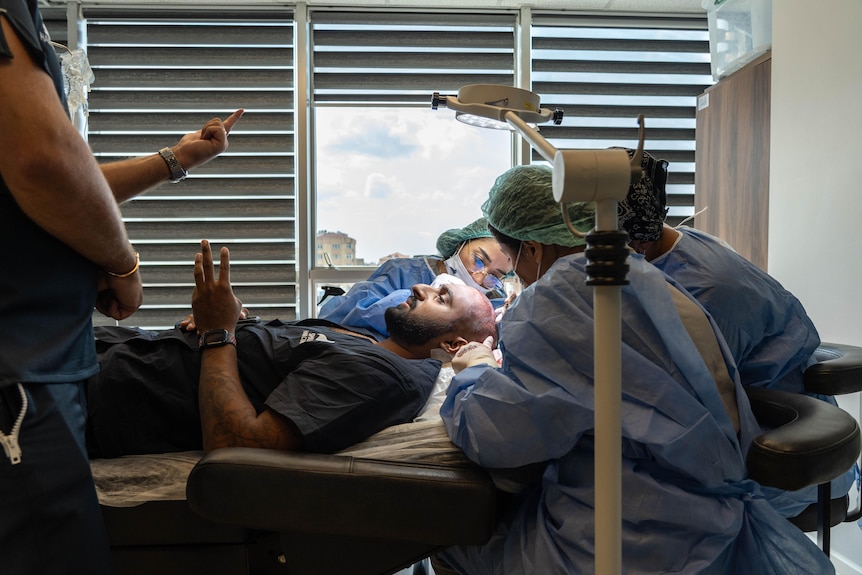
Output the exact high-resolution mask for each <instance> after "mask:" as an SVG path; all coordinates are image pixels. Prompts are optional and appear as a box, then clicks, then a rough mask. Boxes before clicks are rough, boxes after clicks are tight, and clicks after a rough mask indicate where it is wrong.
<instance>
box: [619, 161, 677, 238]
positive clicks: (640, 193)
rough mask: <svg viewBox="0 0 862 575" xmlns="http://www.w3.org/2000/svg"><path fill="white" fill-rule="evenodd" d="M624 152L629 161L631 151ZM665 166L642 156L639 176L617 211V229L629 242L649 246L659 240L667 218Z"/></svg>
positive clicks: (663, 163) (661, 162)
mask: <svg viewBox="0 0 862 575" xmlns="http://www.w3.org/2000/svg"><path fill="white" fill-rule="evenodd" d="M624 149H625V150H626V151H627V152H628V153H629V158H632V157H634V155H635V150H631V149H628V148H624ZM667 165H668V163H667V161H666V160H657V159H655V158H654V157H653V156H652V155H650V154H648V153H647V152H644V153H643V160H642V161H641V168H643V176H642V177H641V179H640V181H639V182H638V183H636V184H634V185H632V186H630V187H629V193H628V194H627V195H626V199H625V200H623V201H622V202H620V203H619V206H618V208H617V215H618V216H619V226H620V228H622V229H623V230H625V231H626V232H627V233H628V234H629V238H630V239H631V240H639V241H642V242H653V241H656V240H658V239H659V238H661V230H662V227H663V226H664V220H665V218H666V217H667V192H666V191H665V185H666V184H667Z"/></svg>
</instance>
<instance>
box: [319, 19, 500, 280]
mask: <svg viewBox="0 0 862 575" xmlns="http://www.w3.org/2000/svg"><path fill="white" fill-rule="evenodd" d="M310 19H311V22H312V30H313V36H312V43H313V49H314V52H313V87H314V89H313V110H314V125H315V133H314V138H315V148H314V157H315V166H316V172H315V194H316V215H317V222H316V228H317V229H338V230H343V231H344V232H346V233H348V234H349V235H350V236H352V237H355V238H356V242H355V244H352V245H351V246H350V248H349V249H351V250H353V252H354V254H355V256H356V257H355V259H354V261H355V262H356V263H360V264H361V263H364V264H365V265H376V264H377V262H378V261H380V260H381V258H384V257H385V256H387V255H390V254H395V253H398V254H402V255H420V254H433V253H436V251H437V250H436V241H437V237H438V236H439V235H440V234H441V233H442V232H443V231H445V230H446V229H449V228H453V227H460V226H463V225H466V224H468V223H470V222H471V221H473V220H475V219H476V218H478V217H479V216H481V211H480V209H479V208H480V205H481V202H482V199H483V198H484V197H485V196H486V195H487V191H488V189H489V188H490V186H491V185H492V184H493V182H494V178H495V177H496V176H497V175H499V174H500V173H501V172H502V171H504V170H506V169H507V168H508V167H509V166H510V165H511V151H510V148H511V137H510V136H509V134H508V133H505V132H492V131H488V130H479V129H476V128H473V127H469V126H465V125H462V124H459V123H458V122H456V121H455V119H454V114H452V113H451V112H449V111H445V110H444V111H433V110H431V95H432V94H433V93H434V92H435V91H440V92H442V93H453V92H456V91H457V90H458V88H460V86H462V85H464V84H470V83H496V84H508V85H512V84H513V82H514V24H515V18H514V15H512V14H505V15H500V14H484V15H474V14H469V13H459V14H451V13H449V14H446V13H443V12H440V13H434V14H420V13H393V12H363V13H359V12H328V11H319V12H318V11H315V12H313V13H312V15H311V18H310ZM334 247H335V246H333V248H334ZM366 275H367V274H366Z"/></svg>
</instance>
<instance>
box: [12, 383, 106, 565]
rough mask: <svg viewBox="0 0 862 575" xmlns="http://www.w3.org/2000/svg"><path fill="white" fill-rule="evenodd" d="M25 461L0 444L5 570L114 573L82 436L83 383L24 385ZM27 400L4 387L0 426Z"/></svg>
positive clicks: (16, 390)
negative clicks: (15, 458) (17, 459)
mask: <svg viewBox="0 0 862 575" xmlns="http://www.w3.org/2000/svg"><path fill="white" fill-rule="evenodd" d="M24 389H25V391H26V393H27V399H28V407H27V412H26V414H25V416H24V420H23V423H22V426H21V431H20V436H19V444H20V447H21V462H20V463H18V464H16V465H13V464H12V462H11V460H10V458H9V457H7V456H6V453H5V451H2V450H0V573H4V574H7V575H31V574H32V575H61V574H62V575H66V574H68V575H82V574H85V573H86V574H88V575H103V574H110V573H112V572H113V566H112V563H111V556H110V549H109V544H108V537H107V533H106V532H105V526H104V522H103V520H102V514H101V511H100V509H99V503H98V499H97V497H96V490H95V487H94V485H93V477H92V473H91V471H90V463H89V460H88V458H87V452H86V448H85V442H84V429H85V422H86V416H87V401H86V395H85V387H84V384H83V383H62V384H60V383H58V384H24ZM20 405H21V397H20V391H19V388H18V386H17V385H12V386H6V387H3V388H0V430H2V431H3V432H4V433H5V434H8V433H9V432H10V430H11V429H10V428H11V426H12V423H14V421H15V418H16V417H17V415H18V411H19V408H20Z"/></svg>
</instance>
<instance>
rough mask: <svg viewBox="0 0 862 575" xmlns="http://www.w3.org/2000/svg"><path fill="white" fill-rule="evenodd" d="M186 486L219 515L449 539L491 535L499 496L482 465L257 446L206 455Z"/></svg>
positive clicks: (472, 540) (200, 505) (282, 525)
mask: <svg viewBox="0 0 862 575" xmlns="http://www.w3.org/2000/svg"><path fill="white" fill-rule="evenodd" d="M186 495H187V497H188V501H189V505H190V506H191V508H192V509H193V510H194V511H195V512H197V513H198V514H200V515H201V516H203V517H205V518H207V519H209V520H211V521H214V522H217V523H228V524H232V525H239V526H243V527H248V528H253V529H261V530H267V531H294V532H305V533H321V534H327V535H338V536H361V537H366V538H382V539H394V540H399V541H419V542H422V543H435V544H439V545H454V544H467V545H479V544H482V543H485V542H486V541H487V540H488V538H489V537H490V535H491V532H492V529H493V524H494V511H495V500H496V490H495V488H494V485H493V482H492V481H491V478H490V477H489V476H488V474H487V473H485V472H484V471H483V470H481V469H479V468H478V467H448V466H434V465H419V464H415V463H399V462H386V461H376V460H363V459H356V458H353V457H348V456H340V455H322V454H312V453H291V452H284V451H275V450H268V449H252V448H225V449H218V450H215V451H213V452H211V453H209V454H207V455H206V456H204V457H203V458H202V459H201V460H200V462H199V463H198V464H197V465H195V467H194V469H192V472H191V474H190V475H189V479H188V483H187V485H186Z"/></svg>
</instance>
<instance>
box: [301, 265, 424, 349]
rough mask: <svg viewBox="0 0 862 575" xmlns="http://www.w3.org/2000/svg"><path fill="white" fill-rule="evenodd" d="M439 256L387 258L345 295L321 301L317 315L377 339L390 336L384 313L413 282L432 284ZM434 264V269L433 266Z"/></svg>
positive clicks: (407, 292) (400, 300)
mask: <svg viewBox="0 0 862 575" xmlns="http://www.w3.org/2000/svg"><path fill="white" fill-rule="evenodd" d="M437 261H439V258H435V257H433V256H428V257H426V256H416V257H412V258H395V259H391V260H386V261H385V262H383V263H382V264H381V265H380V267H378V268H377V269H376V270H374V273H372V274H371V275H370V276H368V279H367V280H365V281H361V282H358V283H355V284H353V287H351V288H350V289H349V290H348V291H347V293H346V294H344V295H340V296H335V297H333V298H330V299H329V301H326V302H324V303H323V305H322V306H321V308H320V311H319V312H318V313H317V317H319V318H321V319H326V320H329V321H331V322H335V323H337V324H339V325H343V326H345V327H354V328H364V329H366V330H368V331H370V332H372V334H373V335H375V336H376V337H377V339H378V340H382V339H385V338H386V337H388V336H389V331H388V330H387V329H386V322H385V320H384V313H385V312H386V309H387V308H390V307H392V306H395V305H398V304H400V303H404V301H405V300H406V299H407V298H408V297H409V296H410V295H411V294H412V293H413V292H412V288H413V286H414V285H416V284H431V282H433V281H434V278H436V277H437V269H436V264H437ZM432 266H433V269H432Z"/></svg>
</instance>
